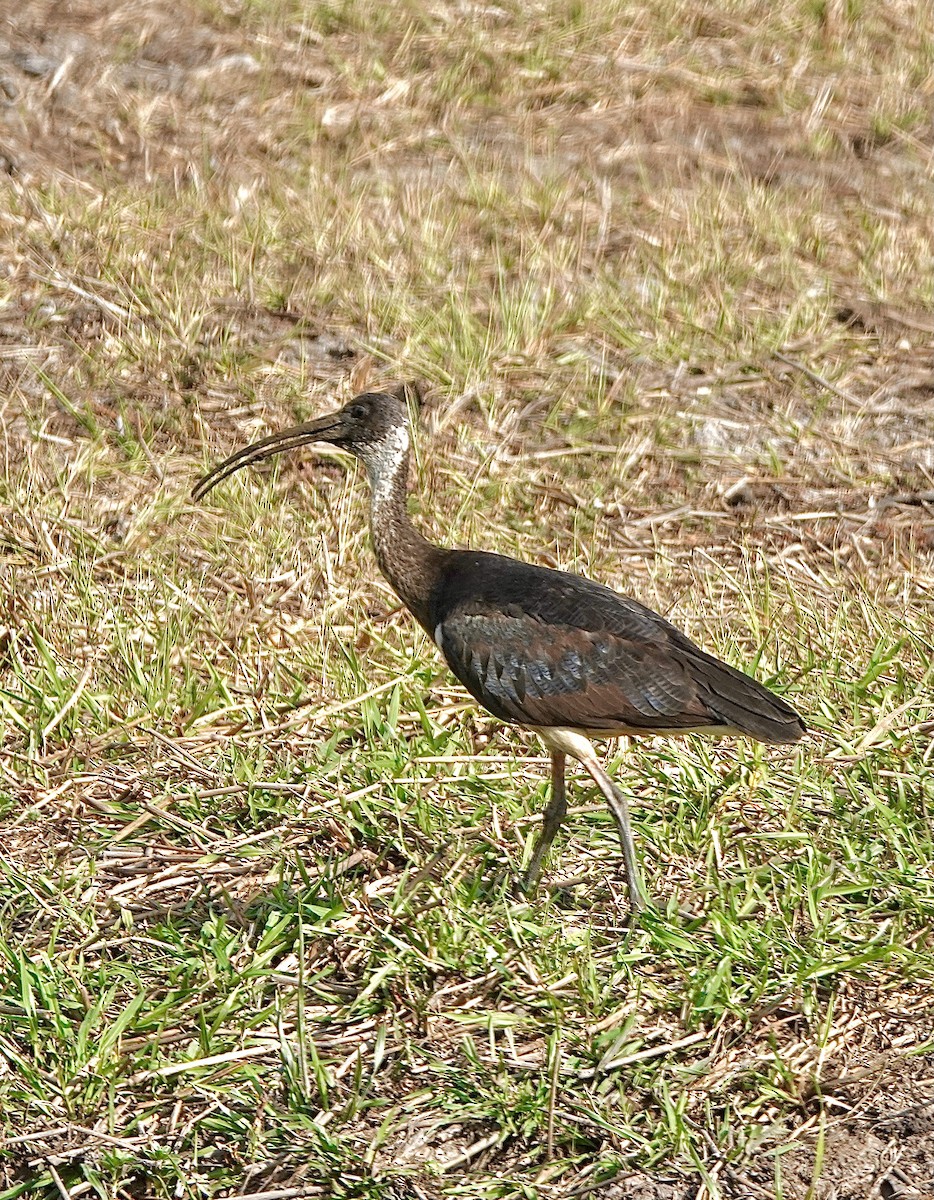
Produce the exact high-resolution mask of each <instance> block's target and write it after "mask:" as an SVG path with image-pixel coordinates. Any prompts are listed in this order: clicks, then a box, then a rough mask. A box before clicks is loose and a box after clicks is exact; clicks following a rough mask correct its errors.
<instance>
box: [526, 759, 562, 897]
mask: <svg viewBox="0 0 934 1200" xmlns="http://www.w3.org/2000/svg"><path fill="white" fill-rule="evenodd" d="M566 759H567V755H566V754H565V753H564V751H563V750H552V752H551V799H550V800H549V801H548V807H547V808H546V809H545V815H544V816H543V817H542V831H541V833H540V834H539V835H538V841H537V842H536V843H535V847H534V849H533V850H532V858H531V860H530V861H529V866H528V870H527V871H526V873H525V879H524V881H523V883H524V886H525V888H526V890H527V891H532V889H533V888H534V887H535V885H536V883H538V877H539V875H540V874H541V873H542V863H543V862H544V861H545V855H546V854H547V853H548V850H549V848H550V846H551V843H552V842H553V841H554V840H555V834H556V833H557V832H558V830H559V829H560V828H561V822H562V821H563V820H564V818H565V815H566V814H567V811H568V802H567V797H566V795H565V787H564V764H565V761H566Z"/></svg>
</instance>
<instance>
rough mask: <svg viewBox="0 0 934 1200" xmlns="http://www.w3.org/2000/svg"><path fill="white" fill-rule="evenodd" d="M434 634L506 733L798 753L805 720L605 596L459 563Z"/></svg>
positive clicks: (586, 585) (509, 567)
mask: <svg viewBox="0 0 934 1200" xmlns="http://www.w3.org/2000/svg"><path fill="white" fill-rule="evenodd" d="M434 633H435V638H436V640H437V642H438V645H439V646H440V648H441V651H442V653H443V654H444V657H445V659H446V661H447V663H448V666H449V667H450V668H451V670H452V671H453V672H454V674H455V675H456V676H457V678H458V679H459V680H460V681H461V683H463V684H464V686H465V687H466V688H467V690H468V691H469V692H470V694H471V695H472V696H473V697H474V698H475V699H476V700H478V701H479V702H480V703H481V704H482V705H483V706H484V707H485V708H487V709H489V711H490V712H492V713H493V715H494V716H496V717H499V718H500V719H501V720H504V721H511V722H517V723H520V724H525V725H536V726H571V727H577V728H581V729H592V730H599V729H605V730H607V731H610V730H614V729H615V730H621V729H629V730H632V731H633V732H638V731H644V732H646V733H650V732H651V731H652V730H653V729H658V730H663V729H664V730H672V729H702V728H704V727H705V726H707V727H711V728H718V727H719V728H721V729H724V728H726V729H731V730H736V731H738V732H743V733H748V734H750V735H751V736H753V737H756V738H759V739H761V740H762V741H767V742H794V741H797V740H798V738H799V737H800V736H801V734H802V733H803V731H804V724H803V722H802V721H801V718H800V717H799V716H798V714H797V713H796V712H795V711H794V709H792V708H790V707H789V706H788V705H787V704H785V703H784V701H782V700H780V699H779V698H778V697H777V696H774V695H773V694H772V693H771V692H770V691H769V690H768V689H767V688H765V687H763V686H762V685H761V684H760V683H757V682H756V680H754V679H752V678H750V677H749V676H748V675H744V674H742V672H740V671H736V670H734V669H733V668H732V667H730V666H729V665H728V664H727V663H724V662H721V661H720V660H719V659H716V658H713V657H712V656H711V655H709V654H706V653H704V651H703V650H701V649H700V648H699V647H698V646H695V645H694V643H693V642H692V641H691V640H690V639H689V638H688V637H686V636H685V635H684V634H683V633H681V632H680V630H678V629H677V628H676V627H675V626H673V625H671V624H670V623H669V622H668V621H666V620H665V619H664V618H663V617H660V616H659V615H658V614H657V613H654V612H652V611H651V609H648V608H646V607H645V606H644V605H641V604H639V603H638V602H637V601H634V600H629V599H627V598H626V597H623V596H620V595H618V594H617V593H616V592H613V591H611V590H610V589H609V588H605V587H603V586H601V585H600V584H595V583H592V582H591V581H590V580H587V579H583V578H581V577H580V576H576V575H570V574H568V573H566V572H563V571H552V570H548V569H547V568H543V567H535V566H533V565H531V564H527V563H519V562H516V561H515V560H514V559H507V558H502V557H500V556H498V555H487V554H473V553H471V552H468V551H464V552H461V553H460V554H457V555H456V556H455V558H454V560H453V561H452V562H451V565H450V569H449V571H448V573H447V579H446V586H445V587H444V588H443V589H442V590H441V591H440V592H439V594H438V595H437V596H436V598H435V605H434Z"/></svg>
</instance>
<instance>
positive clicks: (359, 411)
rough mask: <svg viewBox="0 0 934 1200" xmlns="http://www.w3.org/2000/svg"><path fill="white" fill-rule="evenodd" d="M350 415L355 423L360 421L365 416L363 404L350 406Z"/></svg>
mask: <svg viewBox="0 0 934 1200" xmlns="http://www.w3.org/2000/svg"><path fill="white" fill-rule="evenodd" d="M350 415H351V416H352V417H353V419H354V420H355V421H362V420H363V418H364V417H365V416H366V405H365V404H351V406H350Z"/></svg>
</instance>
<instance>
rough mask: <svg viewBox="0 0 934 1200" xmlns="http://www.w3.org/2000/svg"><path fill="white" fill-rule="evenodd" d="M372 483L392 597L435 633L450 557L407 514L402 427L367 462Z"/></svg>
mask: <svg viewBox="0 0 934 1200" xmlns="http://www.w3.org/2000/svg"><path fill="white" fill-rule="evenodd" d="M366 468H367V474H368V475H369V479H370V532H371V534H372V537H373V549H374V550H375V552H376V561H377V563H378V564H379V569H380V570H381V571H382V573H383V574H384V575H385V576H386V578H387V579H388V580H389V583H390V584H391V585H392V589H393V591H394V592H395V593H396V595H397V596H398V597H399V599H400V600H401V601H402V603H403V604H404V605H405V606H406V607H407V608H408V609H410V610H411V611H412V613H413V614H414V616H415V617H416V619H417V620H418V621H419V623H420V624H421V625H422V626H423V627H424V628H425V629H427V630H428V632H429V633H431V632H432V631H431V629H430V628H429V625H430V622H429V619H428V599H429V596H430V595H431V591H432V587H433V585H434V581H435V578H436V576H437V572H438V569H439V567H440V564H441V561H442V560H443V559H444V558H445V556H446V555H447V554H448V553H449V551H447V550H444V549H443V548H442V547H441V546H435V545H434V544H433V543H432V542H429V541H428V540H427V538H424V537H422V535H421V534H420V533H419V531H418V530H417V529H416V528H415V526H414V525H413V524H412V521H411V519H410V517H409V514H408V511H407V508H406V497H407V494H408V479H409V436H408V431H407V430H406V429H405V428H403V427H400V428H399V429H397V430H394V431H393V433H392V434H391V435H390V436H389V437H388V438H387V439H386V442H385V443H383V444H381V445H380V446H378V447H376V448H375V449H374V451H373V452H372V453H370V454H368V455H367V458H366Z"/></svg>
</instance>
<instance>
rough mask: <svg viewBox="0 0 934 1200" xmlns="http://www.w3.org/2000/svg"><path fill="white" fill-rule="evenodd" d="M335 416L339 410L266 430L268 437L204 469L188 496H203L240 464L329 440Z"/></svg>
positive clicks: (332, 431) (201, 498) (333, 429)
mask: <svg viewBox="0 0 934 1200" xmlns="http://www.w3.org/2000/svg"><path fill="white" fill-rule="evenodd" d="M338 416H339V413H331V414H330V415H329V416H327V417H319V418H318V419H317V420H316V421H305V422H304V424H302V425H293V426H292V428H291V429H283V430H281V431H280V432H279V433H273V434H270V436H269V437H264V438H262V439H261V440H260V441H258V442H254V443H253V444H252V445H251V446H245V447H244V448H243V449H242V450H238V451H237V452H236V453H235V454H231V455H230V457H229V458H225V459H224V461H223V462H222V463H218V465H217V466H216V467H215V468H214V469H213V470H212V471H208V473H207V475H205V476H203V477H202V478H201V479H199V480H198V482H197V483H196V484H195V486H194V487H193V488H192V489H191V498H192V500H203V499H204V497H205V496H206V495H207V494H208V492H209V491H210V490H211V488H213V487H216V486H217V484H219V483H221V482H222V481H223V480H225V479H227V478H229V476H231V475H233V473H234V472H235V471H239V470H240V468H241V467H248V466H250V464H251V463H256V462H260V461H262V459H264V458H271V457H272V456H273V455H274V454H281V453H282V452H283V451H284V450H295V449H296V448H297V447H298V446H305V445H307V444H308V443H309V442H328V441H331V438H330V437H329V436H328V435H329V434H334V433H336V432H337V431H338V429H339V428H340V422H339V421H338V419H337V418H338Z"/></svg>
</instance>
